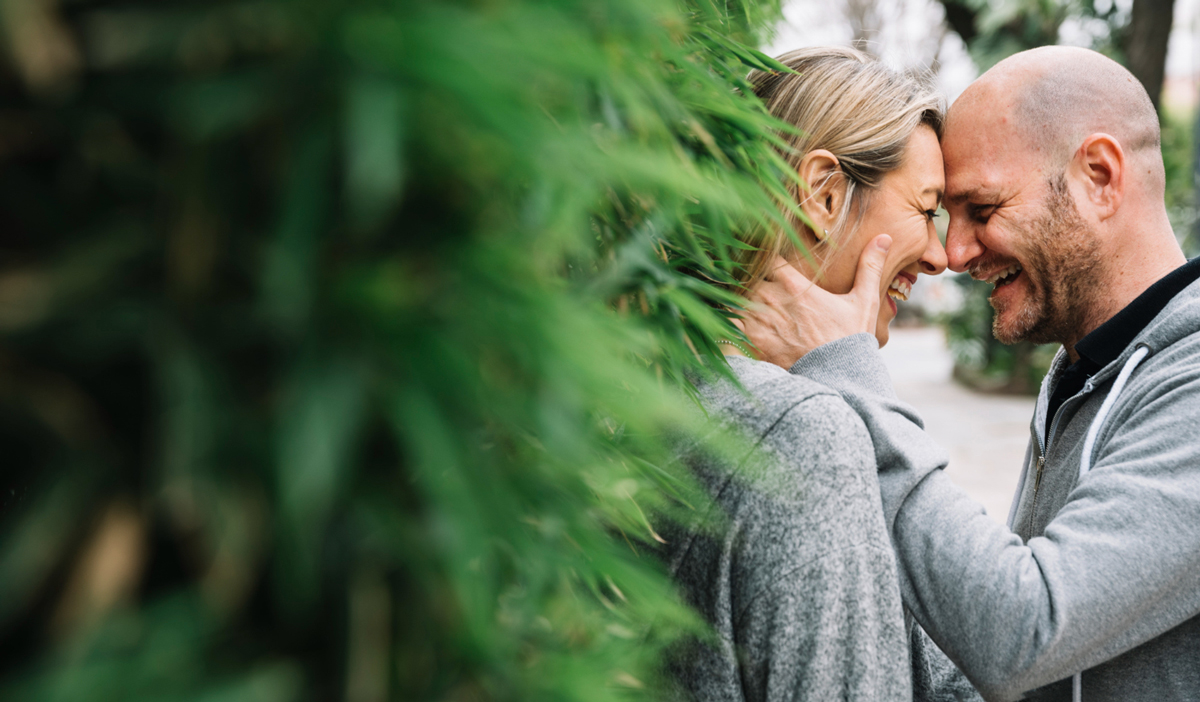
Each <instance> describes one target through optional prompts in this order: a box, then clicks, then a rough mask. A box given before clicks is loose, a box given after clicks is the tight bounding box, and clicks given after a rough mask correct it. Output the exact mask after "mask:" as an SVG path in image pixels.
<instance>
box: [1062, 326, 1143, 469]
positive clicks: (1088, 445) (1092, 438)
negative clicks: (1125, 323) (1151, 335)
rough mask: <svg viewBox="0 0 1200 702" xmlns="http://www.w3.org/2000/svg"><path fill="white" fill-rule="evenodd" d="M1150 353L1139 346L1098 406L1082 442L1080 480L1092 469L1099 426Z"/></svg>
mask: <svg viewBox="0 0 1200 702" xmlns="http://www.w3.org/2000/svg"><path fill="white" fill-rule="evenodd" d="M1148 353H1150V347H1149V346H1139V347H1137V350H1135V351H1134V352H1133V355H1132V356H1130V357H1129V360H1128V361H1126V362H1125V366H1124V367H1123V368H1121V373H1120V374H1119V375H1118V376H1117V379H1116V380H1115V381H1113V386H1112V390H1109V391H1108V397H1106V398H1104V404H1102V405H1100V411H1099V412H1097V413H1096V418H1095V419H1093V420H1092V425H1091V426H1090V427H1088V433H1087V438H1086V439H1084V440H1083V456H1082V457H1081V458H1080V459H1079V477H1080V478H1082V477H1083V476H1084V474H1085V473H1087V472H1088V471H1089V470H1091V467H1092V449H1093V448H1095V446H1096V435H1097V434H1099V433H1100V426H1101V425H1102V424H1104V420H1105V419H1108V413H1109V411H1110V410H1112V406H1113V403H1115V402H1116V401H1117V396H1118V395H1120V394H1121V391H1122V390H1124V389H1125V383H1126V382H1127V381H1128V380H1129V376H1130V375H1133V369H1134V368H1137V365H1138V364H1139V363H1141V362H1142V359H1143V358H1145V357H1146V355H1147V354H1148Z"/></svg>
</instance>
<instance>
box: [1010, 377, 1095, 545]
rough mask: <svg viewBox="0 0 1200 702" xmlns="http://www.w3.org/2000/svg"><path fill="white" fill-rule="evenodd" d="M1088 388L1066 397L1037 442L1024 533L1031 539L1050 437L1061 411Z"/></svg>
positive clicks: (1035, 434) (1035, 435)
mask: <svg viewBox="0 0 1200 702" xmlns="http://www.w3.org/2000/svg"><path fill="white" fill-rule="evenodd" d="M1090 386H1091V383H1090V382H1089V383H1087V384H1086V385H1085V386H1084V390H1083V391H1081V392H1079V393H1076V394H1075V395H1072V396H1071V397H1068V398H1067V399H1066V400H1065V401H1064V402H1063V403H1062V404H1061V405H1059V406H1058V411H1057V412H1055V413H1054V419H1053V420H1051V422H1050V432H1049V433H1048V434H1046V439H1045V441H1039V442H1038V448H1039V449H1040V453H1039V455H1038V459H1037V472H1036V473H1034V475H1033V499H1032V504H1030V506H1029V524H1028V527H1027V528H1026V532H1027V533H1028V534H1029V536H1030V537H1031V538H1032V537H1033V518H1034V515H1035V514H1036V513H1037V503H1038V489H1039V488H1041V487H1042V473H1043V472H1044V470H1045V468H1046V452H1047V451H1049V450H1050V437H1052V436H1054V430H1055V429H1057V428H1058V420H1059V419H1061V418H1062V415H1063V410H1065V409H1066V408H1067V405H1069V404H1071V401H1072V400H1076V399H1078V398H1080V397H1082V396H1083V395H1084V394H1085V393H1086V392H1089V391H1090V390H1089V389H1090ZM1034 437H1035V438H1036V437H1037V432H1034Z"/></svg>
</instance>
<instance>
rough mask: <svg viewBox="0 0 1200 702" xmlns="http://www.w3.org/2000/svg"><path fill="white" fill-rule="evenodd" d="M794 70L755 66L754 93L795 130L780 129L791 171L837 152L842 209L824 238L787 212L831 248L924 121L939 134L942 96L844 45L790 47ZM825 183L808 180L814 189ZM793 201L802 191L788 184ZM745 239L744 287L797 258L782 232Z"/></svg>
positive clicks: (784, 59)
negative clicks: (818, 154) (749, 247)
mask: <svg viewBox="0 0 1200 702" xmlns="http://www.w3.org/2000/svg"><path fill="white" fill-rule="evenodd" d="M777 60H778V61H779V62H780V63H783V64H784V65H785V66H787V67H788V68H791V69H792V70H794V71H796V73H794V74H793V73H780V72H774V71H773V72H765V71H753V72H752V73H751V74H750V76H749V80H750V82H751V84H753V86H754V92H755V94H757V95H758V97H759V98H760V99H761V100H762V101H763V102H764V103H765V104H766V106H767V109H768V110H769V111H770V112H771V114H772V115H774V116H775V117H777V118H779V119H780V120H783V121H785V122H788V123H790V124H792V125H795V126H796V127H797V128H798V129H799V130H800V133H799V134H783V135H781V137H782V138H783V140H784V141H785V142H786V143H787V145H788V147H789V150H788V152H786V153H784V154H783V156H784V158H785V160H786V161H787V163H788V166H789V167H791V168H792V169H793V170H795V169H797V168H798V167H799V166H800V161H801V159H803V158H804V156H805V154H808V153H809V152H811V151H815V150H817V149H825V150H827V151H829V152H830V153H832V154H833V155H834V156H836V157H837V159H838V163H839V166H840V171H839V172H837V173H831V174H830V176H829V177H831V178H833V177H843V178H845V180H846V196H845V197H844V198H843V200H842V203H843V204H842V210H841V212H840V213H839V214H838V216H837V218H836V219H835V221H834V226H833V227H832V228H831V230H830V231H829V234H828V236H824V235H823V236H819V237H817V236H816V233H815V232H812V230H811V228H809V227H808V225H806V224H805V223H804V222H803V221H801V220H800V218H799V217H798V216H797V215H796V214H795V213H794V212H789V211H786V210H785V212H784V217H785V219H786V221H787V223H788V225H789V226H791V227H792V229H793V231H796V232H802V231H809V232H810V233H812V234H813V235H814V237H815V238H817V239H821V240H824V241H823V244H824V243H828V244H830V245H835V246H836V244H837V242H838V241H840V240H842V239H843V238H846V237H848V236H849V235H850V233H851V232H853V230H854V227H855V226H856V224H857V223H858V221H859V220H860V219H861V218H862V215H863V213H864V212H865V211H866V209H867V207H868V204H869V200H870V195H871V191H872V190H874V189H875V188H877V187H878V186H879V183H880V181H882V180H883V177H884V176H885V175H886V174H887V173H888V172H890V171H893V170H895V169H897V168H899V167H900V165H901V164H902V163H903V161H904V147H905V146H906V145H907V143H908V139H909V137H911V136H912V134H913V132H914V131H916V129H917V128H918V127H919V126H921V125H923V124H924V125H928V126H929V127H931V128H932V129H933V131H934V132H935V133H936V134H937V136H938V139H939V140H940V139H941V137H942V126H943V123H944V120H945V113H946V107H945V99H944V98H943V97H942V96H941V95H940V94H939V93H937V92H936V91H935V90H933V89H932V88H931V87H930V85H929V82H928V80H925V79H922V78H920V77H918V76H915V75H913V74H911V73H902V72H900V71H896V70H894V69H892V68H889V67H888V66H886V65H884V64H883V63H882V62H880V61H879V60H877V59H874V58H871V57H870V56H868V55H866V54H864V53H862V52H861V51H857V50H855V49H851V48H848V47H834V46H825V47H817V48H811V49H799V50H797V51H790V52H788V53H786V54H783V55H782V56H780V57H778V59H777ZM823 184H824V183H811V184H809V185H811V186H812V188H813V189H814V190H815V189H817V188H819V187H821V186H822V185H823ZM787 187H788V193H789V195H791V197H792V199H793V202H797V203H799V202H802V199H803V197H804V193H803V191H802V189H801V187H800V186H799V185H798V184H796V183H795V182H794V181H791V180H789V181H788V183H787ZM749 239H753V240H750V241H748V242H747V243H751V244H754V245H755V246H756V247H757V250H755V251H751V252H749V254H748V257H747V260H745V261H743V263H744V268H743V277H744V278H745V282H746V284H753V283H754V282H757V281H758V280H760V279H761V278H762V276H763V275H765V274H766V268H767V266H768V265H769V263H770V262H771V261H772V260H774V258H775V256H777V255H779V256H783V257H784V258H785V259H787V260H789V261H795V260H796V259H797V257H798V256H799V255H800V252H799V251H798V250H797V248H796V245H795V243H794V242H793V241H792V238H791V237H789V236H787V235H786V233H784V232H768V231H759V232H757V233H756V234H755V235H753V236H751V237H749Z"/></svg>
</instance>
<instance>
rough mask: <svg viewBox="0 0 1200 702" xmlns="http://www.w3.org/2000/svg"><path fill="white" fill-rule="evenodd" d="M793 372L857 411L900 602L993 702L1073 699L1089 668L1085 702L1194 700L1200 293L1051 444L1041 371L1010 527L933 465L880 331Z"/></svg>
mask: <svg viewBox="0 0 1200 702" xmlns="http://www.w3.org/2000/svg"><path fill="white" fill-rule="evenodd" d="M1142 348H1144V349H1146V350H1145V351H1139V349H1142ZM1135 355H1136V358H1135ZM1131 359H1132V360H1131ZM1062 363H1063V359H1062V358H1061V357H1060V358H1058V359H1056V363H1055V369H1056V370H1057V368H1059V367H1061V365H1062ZM1123 369H1128V373H1127V374H1126V375H1127V379H1126V382H1125V384H1124V387H1123V388H1120V389H1119V391H1118V389H1114V385H1115V384H1116V382H1115V381H1117V379H1118V376H1119V374H1121V372H1122V370H1123ZM792 372H793V373H797V374H802V375H804V376H806V377H809V378H812V379H815V380H817V381H819V382H821V383H822V384H824V385H827V386H830V387H834V388H837V389H838V390H839V391H840V392H841V393H842V395H843V397H845V398H846V400H847V401H848V402H849V404H850V405H851V406H853V407H854V408H855V410H856V411H857V412H858V413H859V415H860V416H861V417H862V418H863V421H864V422H865V424H866V426H867V429H868V431H870V433H871V438H872V440H873V441H874V444H875V451H876V457H877V459H878V461H879V470H880V472H879V482H880V489H881V491H882V497H883V509H884V517H885V522H886V524H887V526H888V528H889V530H890V531H891V534H892V538H893V540H894V542H895V547H896V552H897V557H898V564H899V569H900V587H901V591H902V593H903V596H904V602H905V604H906V605H907V606H908V607H909V609H911V611H912V612H913V614H914V616H915V617H916V619H917V621H918V622H919V623H920V624H921V625H922V626H923V627H924V628H925V629H926V630H927V631H928V632H929V635H930V636H931V637H932V639H933V640H934V641H936V642H937V644H938V645H939V646H940V647H941V648H942V649H943V650H945V651H946V653H947V654H948V655H949V656H950V658H951V659H952V660H953V661H954V662H955V663H956V664H957V665H958V666H959V667H960V668H961V669H962V671H963V672H964V673H965V674H966V676H967V677H968V678H969V679H970V680H971V682H972V683H974V685H975V686H976V687H977V688H978V689H979V691H980V692H981V693H982V694H983V696H984V697H985V698H986V699H988V700H1014V699H1020V698H1022V695H1024V694H1026V693H1029V697H1028V698H1030V699H1039V700H1070V699H1071V698H1072V688H1073V681H1072V678H1073V676H1074V675H1075V674H1076V673H1078V672H1080V671H1082V675H1081V676H1080V691H1081V693H1082V694H1081V698H1082V699H1083V700H1087V701H1088V702H1095V701H1100V700H1113V701H1114V702H1116V701H1120V702H1138V701H1140V700H1146V701H1147V702H1165V701H1166V700H1200V617H1198V615H1200V282H1196V283H1193V284H1191V285H1190V286H1188V287H1187V288H1186V289H1185V290H1184V291H1183V292H1181V293H1179V294H1178V295H1177V296H1175V298H1174V299H1173V300H1172V301H1171V302H1170V303H1169V304H1168V305H1167V306H1166V307H1165V308H1164V309H1163V310H1162V311H1161V312H1160V313H1159V314H1158V315H1157V316H1156V317H1155V318H1154V319H1153V320H1152V321H1151V322H1150V323H1149V324H1148V325H1147V326H1146V328H1145V329H1143V330H1142V332H1141V333H1140V334H1138V336H1137V337H1136V338H1135V339H1134V341H1133V343H1131V344H1130V345H1129V347H1128V348H1126V349H1125V350H1124V352H1123V353H1122V354H1121V356H1120V357H1119V358H1118V359H1117V360H1116V361H1114V362H1112V363H1110V364H1109V365H1107V366H1105V367H1104V368H1102V369H1101V370H1100V371H1098V372H1097V373H1096V374H1095V375H1094V376H1093V377H1092V378H1091V380H1090V381H1089V382H1088V383H1087V385H1086V386H1085V387H1084V389H1083V390H1082V391H1081V392H1080V393H1078V394H1077V395H1075V396H1074V397H1072V398H1070V399H1068V400H1067V401H1066V402H1065V403H1064V404H1063V406H1062V408H1061V410H1060V412H1059V414H1058V417H1057V419H1056V420H1055V426H1054V429H1053V434H1052V436H1051V437H1050V439H1049V441H1047V438H1046V437H1045V436H1044V435H1043V434H1044V427H1045V411H1046V404H1047V398H1048V396H1049V394H1050V393H1051V392H1052V390H1053V388H1052V384H1053V382H1054V379H1055V372H1052V373H1051V374H1050V375H1048V376H1047V382H1046V383H1045V384H1044V385H1043V387H1042V392H1041V396H1040V397H1039V400H1038V409H1037V412H1036V413H1035V416H1034V418H1033V423H1032V427H1031V432H1032V434H1033V439H1032V441H1031V444H1030V448H1029V450H1028V452H1027V454H1026V460H1025V466H1024V473H1023V477H1022V487H1021V488H1020V489H1019V490H1018V495H1017V498H1016V501H1015V502H1014V508H1013V511H1012V514H1010V519H1009V523H1010V525H1011V528H1010V527H1009V526H1005V525H1003V524H1000V523H998V522H996V521H994V520H992V519H991V518H990V517H988V516H987V515H985V514H984V511H983V508H982V507H980V506H979V505H978V504H976V503H975V502H973V501H972V500H971V499H969V498H968V497H967V496H966V494H965V493H963V491H962V490H960V489H959V488H958V487H956V486H955V485H954V484H953V483H951V482H950V480H949V479H947V478H946V476H945V475H944V474H943V472H942V471H941V470H939V469H940V468H942V467H943V466H944V465H945V463H946V453H945V451H944V450H943V449H942V448H940V447H939V446H937V445H936V444H934V443H933V442H932V441H930V439H929V437H928V436H926V435H925V433H924V432H923V431H922V424H921V420H920V418H919V417H918V416H917V415H916V413H915V412H914V411H913V410H912V408H911V407H909V406H907V405H905V404H903V403H901V402H899V401H898V400H897V399H896V396H895V394H894V392H893V390H892V387H891V381H890V379H889V378H888V375H887V371H886V369H885V368H884V366H883V364H882V362H881V360H880V358H879V355H878V353H877V346H876V342H875V339H874V338H873V337H871V336H870V335H866V334H859V335H856V336H852V337H848V338H845V339H841V340H839V341H836V342H833V343H830V344H827V345H825V346H822V347H820V348H819V349H817V350H815V351H813V352H812V353H810V354H809V355H807V356H805V357H804V358H803V359H801V360H800V361H799V362H797V364H796V365H795V366H794V367H793V368H792ZM1106 400H1110V402H1109V406H1108V407H1104V408H1103V409H1102V406H1103V405H1104V403H1105V402H1106ZM1093 427H1094V430H1093V431H1092V433H1093V436H1092V437H1091V439H1090V440H1089V438H1088V435H1089V430H1092V428H1093ZM1085 445H1087V448H1088V450H1087V451H1085ZM1081 463H1082V464H1083V466H1082V467H1083V468H1084V469H1085V470H1084V471H1083V472H1082V475H1081ZM1030 691H1032V692H1030Z"/></svg>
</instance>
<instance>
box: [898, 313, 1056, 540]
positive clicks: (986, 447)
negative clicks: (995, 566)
mask: <svg viewBox="0 0 1200 702" xmlns="http://www.w3.org/2000/svg"><path fill="white" fill-rule="evenodd" d="M882 353H883V357H884V360H885V361H886V362H887V365H888V369H889V370H890V371H891V374H892V380H893V382H894V383H895V385H896V394H897V395H899V396H900V399H902V400H904V401H905V402H908V403H909V404H911V405H913V406H914V407H916V408H917V411H918V412H920V414H921V417H922V418H924V420H925V429H926V430H927V431H928V432H929V433H930V434H932V435H933V438H934V439H935V440H936V441H937V442H938V443H940V444H941V445H943V446H945V447H946V448H947V449H948V450H949V452H950V465H949V467H948V468H947V469H946V473H947V474H948V475H949V476H950V477H951V478H952V479H953V480H954V482H956V483H958V485H960V486H961V487H962V488H963V489H964V490H966V491H967V493H969V494H970V495H971V497H973V498H975V499H976V500H978V501H979V502H980V503H981V504H982V505H983V506H984V508H985V509H987V513H988V514H989V515H991V516H992V517H993V518H994V519H996V520H997V521H1000V522H1003V521H1004V520H1005V519H1007V518H1008V507H1009V504H1010V503H1011V501H1012V495H1013V491H1014V490H1016V487H1017V479H1018V476H1019V474H1020V470H1021V461H1022V459H1023V458H1024V456H1025V444H1026V443H1027V442H1028V440H1029V421H1030V418H1031V417H1033V405H1034V398H1032V397H1011V396H1007V395H984V394H981V393H975V392H971V391H970V390H967V389H966V388H963V387H962V386H960V385H957V384H955V383H954V382H953V381H952V380H951V379H950V370H951V367H952V366H953V361H952V360H951V358H950V352H949V351H947V350H946V343H945V338H944V337H943V335H942V330H941V329H940V328H934V327H928V328H921V329H896V328H895V327H893V328H892V329H891V340H890V341H889V342H888V345H887V346H885V347H884V348H883V352H882Z"/></svg>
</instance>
